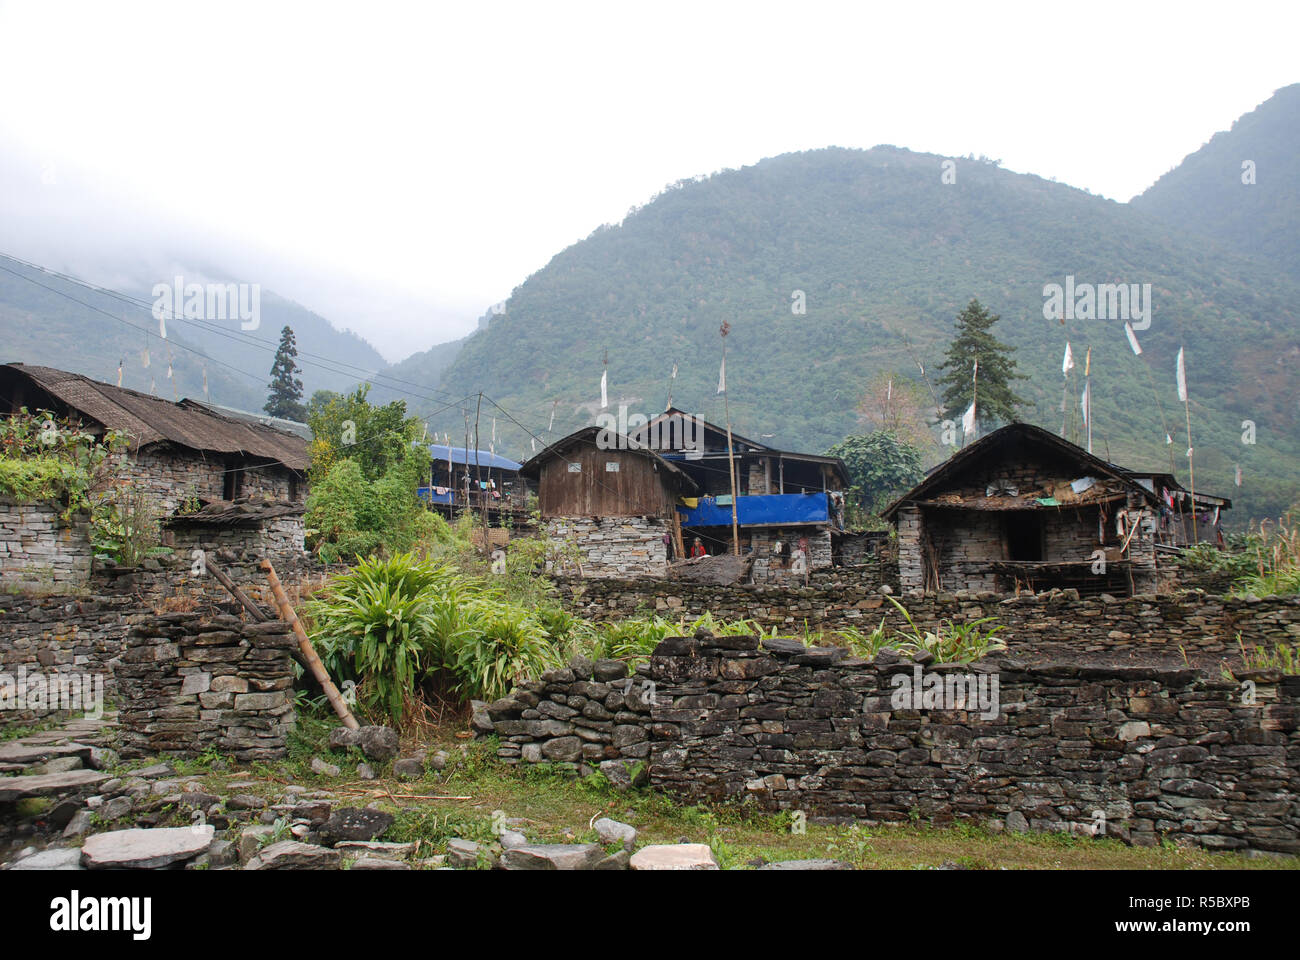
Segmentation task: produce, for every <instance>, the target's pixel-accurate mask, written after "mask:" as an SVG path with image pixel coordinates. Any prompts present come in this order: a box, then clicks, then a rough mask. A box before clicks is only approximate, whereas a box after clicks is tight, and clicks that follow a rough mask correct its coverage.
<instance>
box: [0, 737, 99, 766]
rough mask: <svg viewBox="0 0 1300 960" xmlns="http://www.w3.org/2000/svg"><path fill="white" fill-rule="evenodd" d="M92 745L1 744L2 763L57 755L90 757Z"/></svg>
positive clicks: (20, 761) (37, 760) (31, 761)
mask: <svg viewBox="0 0 1300 960" xmlns="http://www.w3.org/2000/svg"><path fill="white" fill-rule="evenodd" d="M90 750H91V745H90V744H88V743H58V744H49V745H45V744H38V743H26V742H24V741H19V742H17V743H6V744H0V763H39V762H41V761H42V760H53V759H54V758H56V757H80V758H81V759H82V760H89V759H90Z"/></svg>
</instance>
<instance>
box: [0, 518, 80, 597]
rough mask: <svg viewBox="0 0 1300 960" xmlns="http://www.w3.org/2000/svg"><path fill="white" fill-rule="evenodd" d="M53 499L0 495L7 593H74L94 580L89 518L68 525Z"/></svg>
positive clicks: (0, 552)
mask: <svg viewBox="0 0 1300 960" xmlns="http://www.w3.org/2000/svg"><path fill="white" fill-rule="evenodd" d="M62 511H63V506H62V505H61V504H59V503H56V502H53V501H43V500H42V501H35V502H32V503H19V502H17V501H15V500H12V499H10V498H7V497H0V581H3V583H4V586H5V589H7V590H23V589H41V590H45V591H47V592H50V591H54V590H72V589H77V588H79V587H82V586H84V585H85V584H86V583H87V582H88V581H89V580H90V569H91V558H92V556H93V554H94V550H93V549H92V548H91V545H90V518H89V517H88V516H87V515H86V514H84V513H79V514H76V515H74V516H73V517H72V522H71V523H65V522H64V521H63V519H62V518H61V516H60V514H61V513H62Z"/></svg>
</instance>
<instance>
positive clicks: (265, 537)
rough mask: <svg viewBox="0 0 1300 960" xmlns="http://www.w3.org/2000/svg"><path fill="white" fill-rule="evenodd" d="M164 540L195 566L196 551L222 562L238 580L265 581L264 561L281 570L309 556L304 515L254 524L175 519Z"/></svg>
mask: <svg viewBox="0 0 1300 960" xmlns="http://www.w3.org/2000/svg"><path fill="white" fill-rule="evenodd" d="M163 541H164V543H166V544H167V545H168V546H170V547H171V548H172V549H173V550H175V551H176V554H177V556H178V557H179V558H180V559H181V560H183V561H185V562H186V563H188V564H190V565H191V566H192V565H193V562H194V560H195V559H196V557H195V554H194V551H196V550H199V551H202V554H203V556H204V557H212V558H213V559H214V560H216V561H217V562H219V563H221V565H222V570H223V571H225V572H227V573H229V575H230V578H231V579H232V580H234V581H235V582H236V583H240V582H245V581H248V580H265V579H266V574H265V573H264V572H263V571H262V569H261V567H260V564H261V562H262V561H263V560H270V561H271V563H273V564H274V565H275V569H276V572H277V573H280V572H281V571H282V570H295V569H298V568H299V567H301V566H302V565H303V562H304V559H305V558H306V556H307V553H306V545H305V541H304V532H303V519H302V517H301V516H296V517H295V516H286V517H275V518H273V519H269V520H262V521H259V522H257V523H256V524H252V525H243V524H240V525H235V524H211V525H208V524H189V525H187V524H185V523H184V522H183V521H177V522H174V523H173V524H171V525H170V526H169V528H168V529H167V531H166V532H165V533H164V534H163Z"/></svg>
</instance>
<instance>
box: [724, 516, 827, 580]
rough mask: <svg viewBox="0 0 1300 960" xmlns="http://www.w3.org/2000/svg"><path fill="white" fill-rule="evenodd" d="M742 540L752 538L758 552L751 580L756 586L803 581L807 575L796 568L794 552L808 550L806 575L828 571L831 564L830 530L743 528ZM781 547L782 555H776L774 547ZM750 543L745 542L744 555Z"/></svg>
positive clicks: (751, 540) (755, 550)
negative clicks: (818, 571) (812, 571)
mask: <svg viewBox="0 0 1300 960" xmlns="http://www.w3.org/2000/svg"><path fill="white" fill-rule="evenodd" d="M741 536H742V538H748V541H749V543H748V546H749V549H751V550H753V551H754V565H753V568H752V571H751V579H752V580H753V581H754V583H781V582H786V581H796V582H797V581H801V580H803V579H804V573H803V572H796V571H795V569H794V561H793V557H794V551H795V550H799V549H802V550H803V551H804V572H807V571H811V570H824V569H826V568H827V567H829V566H830V565H831V561H832V557H831V531H830V528H829V527H825V528H821V529H809V528H808V527H773V528H764V529H750V530H748V531H746V530H745V529H743V528H742V529H741ZM776 543H780V544H781V550H780V552H779V553H774V552H773V545H774V544H776ZM745 546H746V544H745V543H744V540H743V539H742V542H741V552H742V553H743V552H744V551H745Z"/></svg>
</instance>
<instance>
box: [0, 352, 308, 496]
mask: <svg viewBox="0 0 1300 960" xmlns="http://www.w3.org/2000/svg"><path fill="white" fill-rule="evenodd" d="M6 367H7V369H9V370H11V371H13V372H14V373H17V374H19V375H20V376H24V377H27V378H28V379H29V380H31V381H32V382H33V383H35V384H36V386H38V387H39V388H40V389H41V390H44V391H45V392H46V393H48V394H49V395H50V396H52V397H54V398H55V399H56V400H59V401H61V402H62V403H63V404H65V405H66V406H68V407H70V408H71V409H72V410H75V411H76V412H78V413H80V414H81V415H82V416H83V417H85V418H88V419H90V420H93V421H94V422H96V423H98V424H100V425H101V426H102V427H104V428H106V429H110V430H117V431H119V432H122V433H125V434H127V435H128V436H130V438H131V441H132V445H133V446H135V447H137V448H139V447H145V446H148V445H149V444H152V443H164V442H165V443H174V444H178V445H180V446H183V447H188V448H190V449H191V450H202V451H212V452H214V453H226V454H244V455H246V456H250V457H256V458H259V459H264V460H271V461H274V462H277V463H282V464H284V465H285V466H286V467H289V468H290V469H293V470H297V471H300V472H301V471H305V470H306V469H307V466H308V464H309V459H308V454H307V441H306V440H304V439H303V438H302V437H299V436H295V435H294V434H292V433H287V432H285V431H283V430H277V429H275V428H274V427H269V426H264V425H262V424H257V423H249V422H247V421H243V420H238V419H235V418H233V417H227V416H222V415H221V414H218V413H216V412H215V411H214V410H212V409H211V408H209V407H206V406H204V405H203V404H201V403H198V402H196V401H193V400H181V401H180V402H179V403H177V402H173V401H171V400H164V399H162V398H161V397H151V396H149V395H147V394H144V393H140V392H139V391H137V390H128V389H126V388H124V387H115V386H113V385H112V384H108V383H101V382H100V381H98V380H92V379H90V378H89V377H84V376H82V375H81V374H79V373H69V372H68V371H66V370H57V369H55V368H54V367H39V366H29V365H27V364H22V363H11V364H6ZM30 405H31V404H30V403H29V406H30Z"/></svg>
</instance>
